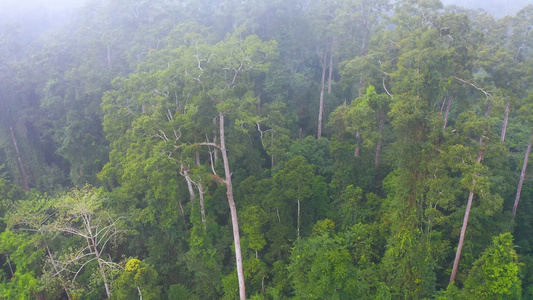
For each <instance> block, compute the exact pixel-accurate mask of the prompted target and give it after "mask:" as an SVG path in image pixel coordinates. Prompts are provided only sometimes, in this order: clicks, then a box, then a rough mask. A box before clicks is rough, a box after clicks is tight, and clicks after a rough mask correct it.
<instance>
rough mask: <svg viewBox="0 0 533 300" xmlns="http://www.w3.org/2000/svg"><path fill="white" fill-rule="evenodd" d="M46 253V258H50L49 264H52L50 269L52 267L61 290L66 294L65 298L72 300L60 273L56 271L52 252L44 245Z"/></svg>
mask: <svg viewBox="0 0 533 300" xmlns="http://www.w3.org/2000/svg"><path fill="white" fill-rule="evenodd" d="M46 251H47V252H48V257H50V262H51V263H52V267H54V270H55V271H56V274H57V275H58V276H59V280H60V281H61V285H62V286H63V290H64V291H65V294H67V297H68V299H69V300H70V299H72V298H71V297H70V294H69V292H68V288H67V285H66V283H65V281H64V280H63V277H61V272H60V271H59V270H58V269H57V265H56V263H55V260H54V256H53V255H52V252H51V251H50V247H48V245H46Z"/></svg>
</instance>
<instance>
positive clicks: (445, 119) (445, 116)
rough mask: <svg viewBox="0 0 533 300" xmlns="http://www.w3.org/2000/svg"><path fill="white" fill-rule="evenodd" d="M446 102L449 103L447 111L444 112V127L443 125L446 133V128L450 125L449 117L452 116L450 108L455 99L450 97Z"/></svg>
mask: <svg viewBox="0 0 533 300" xmlns="http://www.w3.org/2000/svg"><path fill="white" fill-rule="evenodd" d="M444 101H445V102H446V101H447V105H446V111H445V112H444V125H442V131H446V126H447V125H448V115H449V114H450V107H451V106H452V101H453V97H452V96H450V97H448V98H445V100H444ZM443 104H444V103H443Z"/></svg>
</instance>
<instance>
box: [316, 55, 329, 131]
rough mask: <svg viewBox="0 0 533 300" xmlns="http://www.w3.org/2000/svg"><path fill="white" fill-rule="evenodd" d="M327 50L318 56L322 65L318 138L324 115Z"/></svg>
mask: <svg viewBox="0 0 533 300" xmlns="http://www.w3.org/2000/svg"><path fill="white" fill-rule="evenodd" d="M327 56H328V51H327V50H326V51H325V53H324V55H322V56H320V64H321V65H322V77H321V81H320V100H319V104H318V129H317V134H316V137H317V138H318V139H319V138H321V137H322V120H323V117H324V89H325V85H326V70H327V68H328V66H327V63H326V61H327Z"/></svg>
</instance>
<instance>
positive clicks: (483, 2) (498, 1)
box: [441, 0, 533, 17]
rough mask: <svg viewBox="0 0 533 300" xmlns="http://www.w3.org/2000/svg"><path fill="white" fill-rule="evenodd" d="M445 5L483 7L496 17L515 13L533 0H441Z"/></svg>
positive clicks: (532, 2)
mask: <svg viewBox="0 0 533 300" xmlns="http://www.w3.org/2000/svg"><path fill="white" fill-rule="evenodd" d="M441 2H442V3H443V4H444V5H447V4H455V5H457V6H462V7H464V8H483V9H484V10H485V11H486V12H488V13H491V14H493V15H494V16H496V17H503V16H505V15H514V14H516V12H517V11H519V10H520V9H522V8H524V7H525V6H526V5H528V4H533V0H441Z"/></svg>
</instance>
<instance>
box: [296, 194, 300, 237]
mask: <svg viewBox="0 0 533 300" xmlns="http://www.w3.org/2000/svg"><path fill="white" fill-rule="evenodd" d="M297 230H298V237H300V199H298V229H297Z"/></svg>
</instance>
